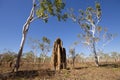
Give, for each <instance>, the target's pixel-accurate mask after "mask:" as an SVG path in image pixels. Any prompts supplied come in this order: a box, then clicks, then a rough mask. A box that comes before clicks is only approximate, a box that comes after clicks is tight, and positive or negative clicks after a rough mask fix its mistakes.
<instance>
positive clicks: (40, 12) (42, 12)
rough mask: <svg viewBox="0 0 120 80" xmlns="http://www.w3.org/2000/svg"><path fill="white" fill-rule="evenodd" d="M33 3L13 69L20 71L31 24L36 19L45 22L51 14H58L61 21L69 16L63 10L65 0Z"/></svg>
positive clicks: (33, 0) (33, 1)
mask: <svg viewBox="0 0 120 80" xmlns="http://www.w3.org/2000/svg"><path fill="white" fill-rule="evenodd" d="M32 3H33V5H32V8H31V12H30V14H29V16H28V19H27V20H26V22H25V24H24V25H23V30H22V39H21V44H20V48H19V51H18V56H17V60H16V63H15V66H14V68H13V71H18V69H19V64H20V59H21V55H22V52H23V47H24V43H25V40H26V36H27V33H28V30H29V27H30V24H31V23H32V22H33V21H35V20H36V19H41V20H43V21H44V22H47V21H48V18H49V17H50V16H56V17H57V18H58V20H59V21H60V20H66V18H67V15H66V14H63V13H62V10H63V9H64V7H65V2H63V0H32Z"/></svg>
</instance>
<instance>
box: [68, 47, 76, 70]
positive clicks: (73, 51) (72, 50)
mask: <svg viewBox="0 0 120 80" xmlns="http://www.w3.org/2000/svg"><path fill="white" fill-rule="evenodd" d="M69 53H70V55H71V58H72V64H73V68H74V64H75V58H76V54H75V48H70V49H69Z"/></svg>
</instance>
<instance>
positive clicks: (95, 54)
mask: <svg viewBox="0 0 120 80" xmlns="http://www.w3.org/2000/svg"><path fill="white" fill-rule="evenodd" d="M92 44H93V53H94V57H95V64H96V66H99V62H98V57H97V52H96V47H95V41H94V39H93V43H92Z"/></svg>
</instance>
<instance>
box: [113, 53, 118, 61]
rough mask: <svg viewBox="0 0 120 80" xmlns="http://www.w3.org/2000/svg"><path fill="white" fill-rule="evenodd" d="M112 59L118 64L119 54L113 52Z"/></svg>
mask: <svg viewBox="0 0 120 80" xmlns="http://www.w3.org/2000/svg"><path fill="white" fill-rule="evenodd" d="M111 57H112V58H113V59H114V61H115V62H117V60H119V53H118V52H111Z"/></svg>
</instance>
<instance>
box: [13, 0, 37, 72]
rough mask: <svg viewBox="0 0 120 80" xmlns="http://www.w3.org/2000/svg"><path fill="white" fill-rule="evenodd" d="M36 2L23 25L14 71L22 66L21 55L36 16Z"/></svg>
mask: <svg viewBox="0 0 120 80" xmlns="http://www.w3.org/2000/svg"><path fill="white" fill-rule="evenodd" d="M34 3H35V1H34V0H33V7H32V9H31V12H30V15H29V17H28V19H27V21H26V23H25V24H24V25H23V31H22V39H21V44H20V48H19V52H18V56H17V60H16V63H15V65H14V68H13V72H14V71H16V72H17V71H18V69H19V66H20V59H21V56H22V52H23V47H24V43H25V40H26V36H27V33H28V30H29V26H30V23H31V22H32V21H33V17H34V8H35V6H34Z"/></svg>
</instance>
